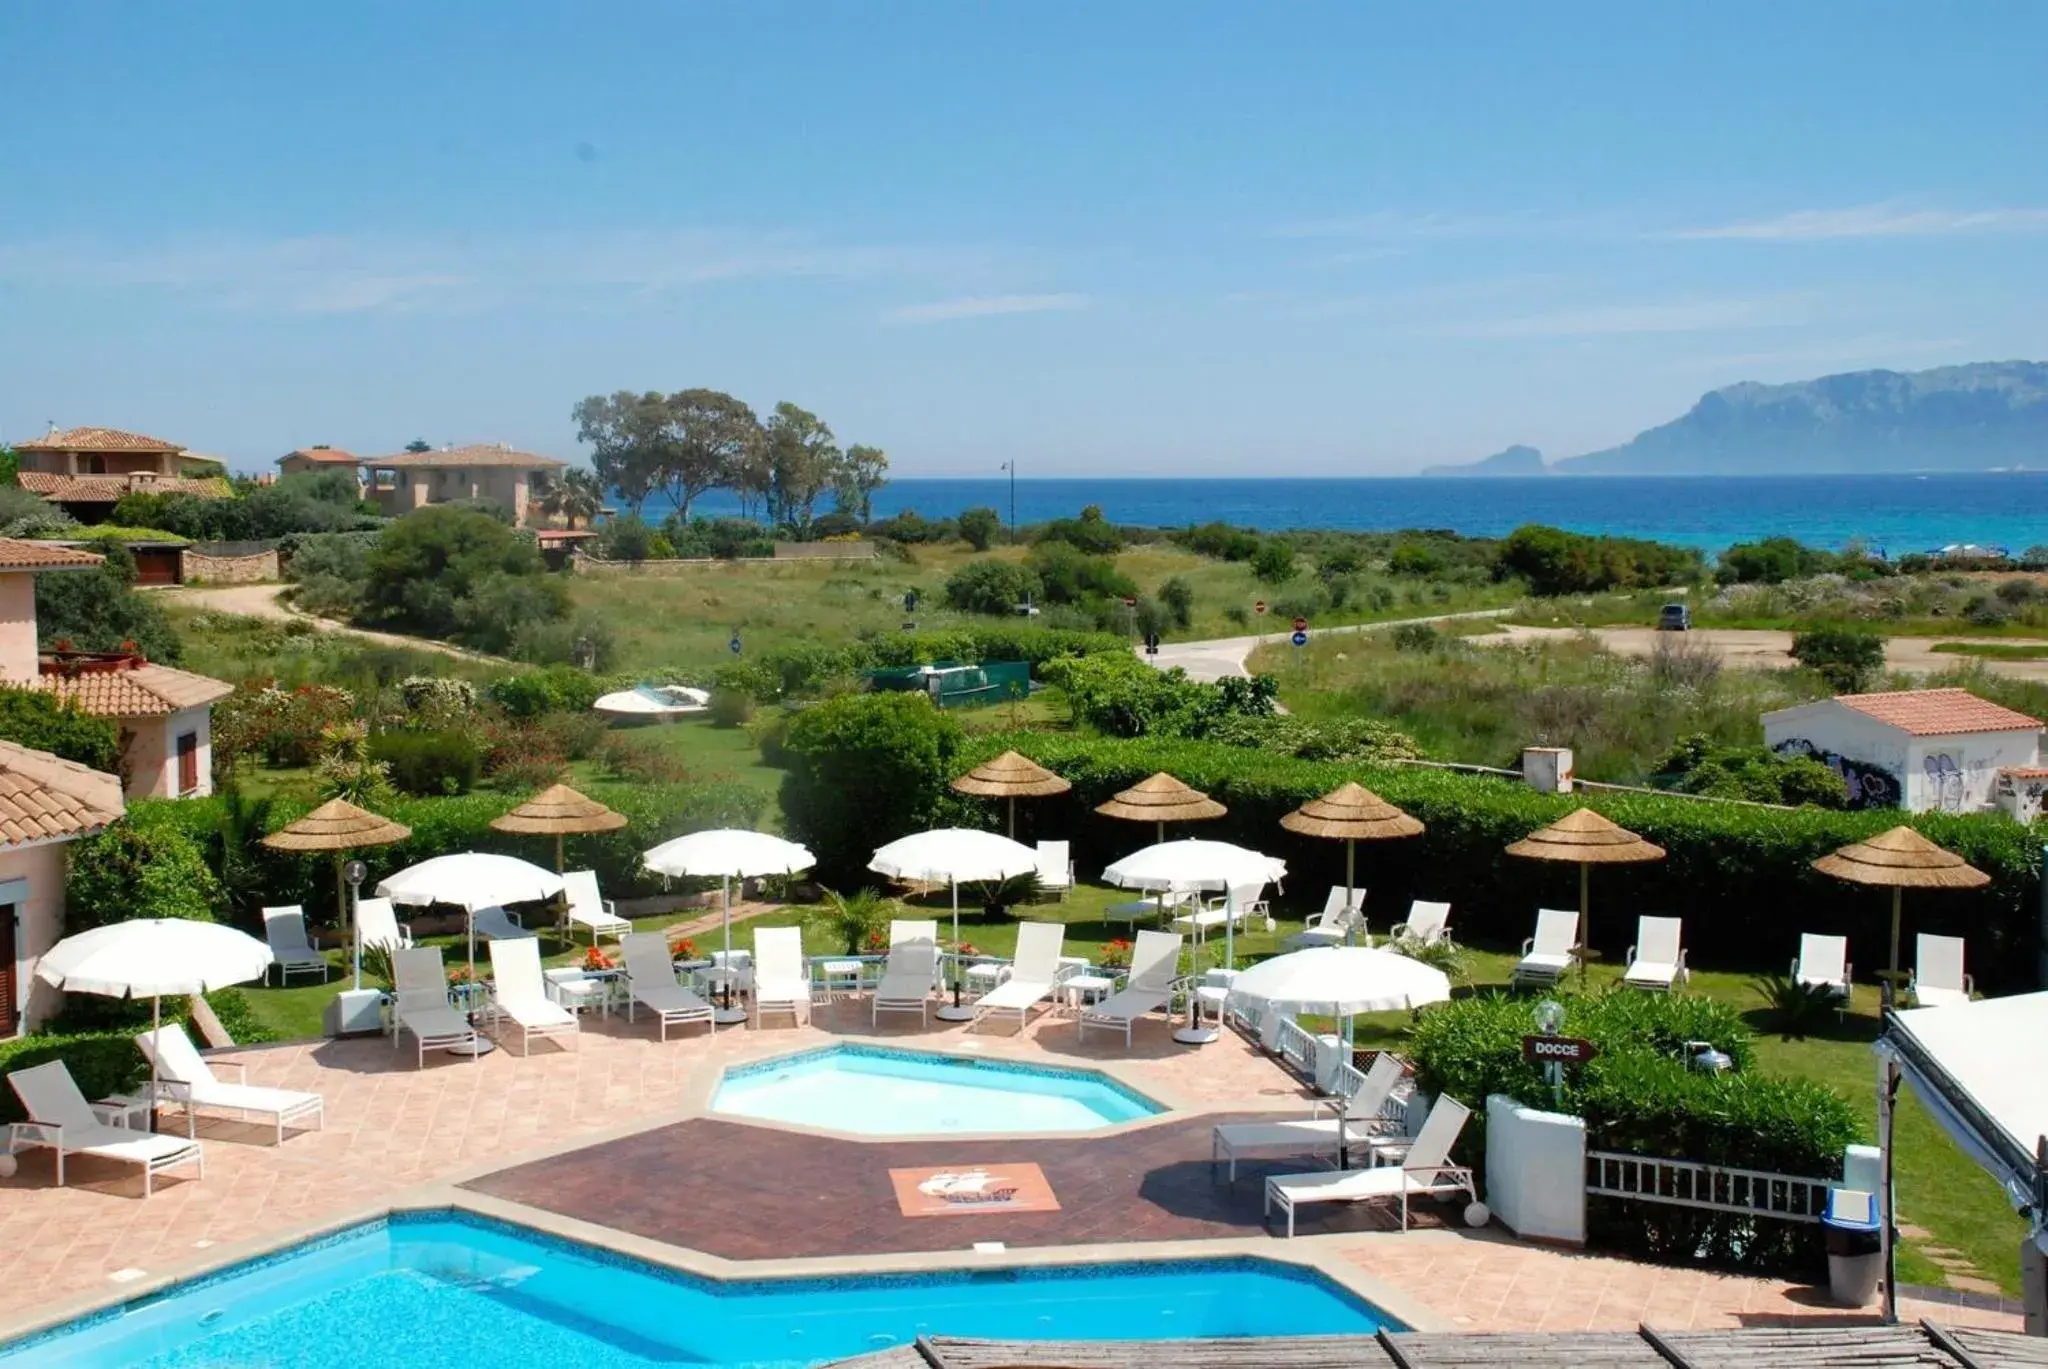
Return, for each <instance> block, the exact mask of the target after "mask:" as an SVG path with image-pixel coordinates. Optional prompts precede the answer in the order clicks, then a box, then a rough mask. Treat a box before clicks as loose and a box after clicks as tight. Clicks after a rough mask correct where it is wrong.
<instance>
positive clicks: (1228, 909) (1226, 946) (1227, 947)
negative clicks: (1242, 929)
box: [1223, 884, 1237, 970]
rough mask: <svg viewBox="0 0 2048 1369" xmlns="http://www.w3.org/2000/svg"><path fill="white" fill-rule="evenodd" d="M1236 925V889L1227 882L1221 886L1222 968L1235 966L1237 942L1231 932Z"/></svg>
mask: <svg viewBox="0 0 2048 1369" xmlns="http://www.w3.org/2000/svg"><path fill="white" fill-rule="evenodd" d="M1236 925H1237V890H1235V889H1233V888H1231V887H1230V886H1229V885H1228V884H1226V885H1224V886H1223V968H1224V969H1226V970H1234V969H1236V968H1237V942H1236V941H1235V940H1233V939H1232V937H1231V932H1232V931H1233V930H1235V928H1236Z"/></svg>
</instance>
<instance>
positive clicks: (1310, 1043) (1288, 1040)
mask: <svg viewBox="0 0 2048 1369" xmlns="http://www.w3.org/2000/svg"><path fill="white" fill-rule="evenodd" d="M1266 1011H1268V1012H1271V1011H1273V1010H1272V1009H1271V1008H1268V1009H1266ZM1273 1043H1274V1044H1275V1045H1276V1046H1278V1047H1279V1048H1280V1058H1281V1059H1282V1060H1285V1061H1286V1062H1287V1063H1288V1064H1290V1065H1292V1066H1293V1067H1294V1068H1295V1069H1296V1070H1297V1071H1298V1072H1300V1073H1302V1074H1305V1075H1307V1076H1308V1077H1309V1078H1311V1079H1313V1078H1315V1074H1316V1038H1315V1036H1314V1035H1313V1034H1312V1033H1310V1031H1309V1030H1308V1029H1307V1028H1306V1027H1304V1026H1302V1025H1301V1023H1299V1022H1297V1021H1295V1020H1294V1019H1293V1018H1291V1017H1283V1018H1281V1019H1280V1033H1279V1035H1278V1036H1276V1037H1275V1038H1274V1041H1273Z"/></svg>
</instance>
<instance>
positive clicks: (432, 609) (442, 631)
mask: <svg viewBox="0 0 2048 1369" xmlns="http://www.w3.org/2000/svg"><path fill="white" fill-rule="evenodd" d="M47 578H49V579H51V580H56V579H59V578H62V577H58V576H50V577H47ZM567 611H568V593H567V591H566V590H565V589H564V588H563V587H562V584H561V582H560V581H559V580H558V579H556V578H554V577H551V576H547V575H544V574H543V573H542V566H541V560H540V553H539V552H538V551H536V550H535V548H534V544H533V541H532V539H531V538H530V537H524V536H521V535H519V534H518V533H515V532H514V531H513V530H512V529H510V528H508V527H506V526H505V525H504V524H503V523H500V522H499V521H498V520H497V519H495V518H493V517H491V516H490V515H489V514H487V513H482V512H479V511H477V510H475V509H467V508H459V507H457V506H455V505H454V504H433V505H429V506H428V507H426V508H423V509H417V510H415V511H414V512H412V513H409V514H407V515H406V516H405V517H403V518H401V519H399V520H398V521H397V522H395V523H393V524H392V525H391V526H390V527H388V528H386V529H385V530H384V533H383V535H382V536H381V537H379V538H378V540H377V545H376V547H375V548H374V549H372V551H371V552H370V555H369V558H368V561H367V563H366V565H365V568H364V581H363V594H362V609H361V617H362V620H363V621H364V622H365V623H367V624H370V625H382V626H386V627H392V628H396V629H399V630H401V631H407V632H417V633H421V634H424V635H426V636H429V637H445V638H450V639H453V640H456V641H461V642H464V643H467V644H469V645H472V646H476V647H478V648H479V649H481V650H484V651H503V650H505V649H506V648H507V647H508V646H510V645H511V643H512V640H513V637H514V635H515V634H516V633H517V631H518V630H519V629H520V628H521V627H523V626H526V625H528V624H531V623H535V622H545V621H549V620H552V619H556V618H561V617H563V616H564V615H565V614H566V613H567Z"/></svg>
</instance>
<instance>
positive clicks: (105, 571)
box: [36, 533, 184, 665]
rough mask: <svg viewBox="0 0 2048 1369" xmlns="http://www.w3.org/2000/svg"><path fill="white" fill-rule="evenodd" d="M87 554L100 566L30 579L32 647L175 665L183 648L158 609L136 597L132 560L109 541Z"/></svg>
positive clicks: (92, 547)
mask: <svg viewBox="0 0 2048 1369" xmlns="http://www.w3.org/2000/svg"><path fill="white" fill-rule="evenodd" d="M86 535H87V536H91V534H90V533H87V534H86ZM89 549H90V550H92V551H93V552H96V553H97V554H99V555H101V556H104V557H105V558H106V564H104V565H101V566H96V567H94V568H93V569H91V570H72V571H66V572H65V573H64V574H62V575H38V576H37V577H36V645H37V647H38V648H40V649H41V650H44V651H49V650H52V649H54V648H57V647H64V646H68V647H72V648H75V649H77V650H79V651H124V650H134V651H140V652H141V653H142V654H143V655H145V656H147V657H148V658H149V659H150V660H152V661H156V662H158V663H160V664H163V665H175V664H176V663H177V662H178V661H179V660H181V659H182V658H183V654H184V648H183V647H182V646H181V645H180V643H179V641H178V634H177V633H176V632H175V631H173V630H172V628H171V620H170V619H169V618H167V617H165V616H164V611H163V607H162V606H161V605H160V604H159V603H158V602H157V601H156V600H154V599H152V598H150V597H149V596H148V595H146V594H140V593H137V592H136V590H135V587H134V586H135V574H136V572H135V557H134V556H133V555H132V554H130V553H129V551H128V549H127V548H126V547H124V546H122V545H121V544H120V543H119V542H115V541H107V540H101V541H96V542H93V543H91V545H90V548H89Z"/></svg>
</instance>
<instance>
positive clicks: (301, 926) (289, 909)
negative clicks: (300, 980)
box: [263, 903, 328, 984]
mask: <svg viewBox="0 0 2048 1369" xmlns="http://www.w3.org/2000/svg"><path fill="white" fill-rule="evenodd" d="M263 939H264V940H265V941H267V942H269V943H270V954H271V957H272V958H273V959H274V960H275V961H276V962H277V977H278V980H279V982H280V983H284V984H289V983H291V982H292V976H293V975H295V974H314V975H318V976H320V978H321V979H322V980H323V981H324V980H325V979H326V978H327V969H328V966H327V957H326V956H324V955H321V954H320V952H318V951H316V950H314V949H313V943H312V942H311V941H310V940H308V939H307V937H306V914H305V910H304V909H302V908H301V907H299V905H298V904H296V903H289V904H285V905H283V906H282V907H277V908H265V909H264V910H263Z"/></svg>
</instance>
